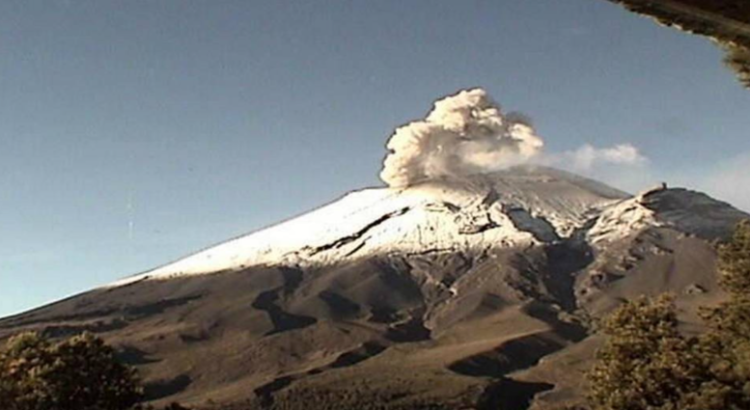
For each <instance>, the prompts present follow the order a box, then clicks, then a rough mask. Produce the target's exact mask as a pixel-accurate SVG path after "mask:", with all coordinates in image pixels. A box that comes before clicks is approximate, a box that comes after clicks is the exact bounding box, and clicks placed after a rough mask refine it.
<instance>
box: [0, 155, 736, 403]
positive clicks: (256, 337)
mask: <svg viewBox="0 0 750 410" xmlns="http://www.w3.org/2000/svg"><path fill="white" fill-rule="evenodd" d="M744 218H750V215H747V214H745V213H743V212H741V211H739V210H737V209H735V208H733V207H732V206H730V205H728V204H726V203H723V202H720V201H717V200H714V199H712V198H710V197H708V196H707V195H705V194H702V193H699V192H694V191H690V190H687V189H674V188H667V187H666V186H658V187H655V188H653V189H650V190H647V191H644V192H642V193H640V194H638V195H630V194H627V193H625V192H622V191H620V190H617V189H614V188H611V187H609V186H607V185H605V184H602V183H599V182H596V181H593V180H590V179H586V178H583V177H580V176H577V175H574V174H571V173H567V172H564V171H560V170H556V169H552V168H545V167H532V166H522V167H515V168H510V169H507V170H503V171H497V172H492V173H484V174H480V175H471V176H466V177H460V178H459V177H456V178H445V179H435V180H429V181H424V182H421V183H417V184H413V185H411V186H408V187H401V188H372V189H365V190H361V191H356V192H352V193H349V194H347V195H345V196H344V197H342V198H341V199H339V200H337V201H335V202H332V203H330V204H328V205H325V206H323V207H321V208H318V209H316V210H314V211H312V212H310V213H307V214H304V215H302V216H299V217H297V218H293V219H290V220H288V221H285V222H282V223H280V224H277V225H274V226H271V227H269V228H267V229H263V230H260V231H258V232H255V233H251V234H249V235H246V236H242V237H239V238H236V239H232V240H230V241H227V242H225V243H222V244H219V245H217V246H213V247H210V248H207V249H205V250H203V251H200V252H197V253H195V254H192V255H190V256H187V257H185V258H183V259H180V260H178V261H175V262H172V263H169V264H166V265H163V266H161V267H158V268H156V269H153V270H151V271H148V272H144V273H141V274H138V275H135V276H131V277H127V278H125V279H122V280H120V281H118V282H115V283H112V284H109V285H106V286H103V287H101V288H98V289H94V290H91V291H89V292H86V293H83V294H81V295H77V296H74V297H72V298H69V299H66V300H63V301H60V302H57V303H54V304H51V305H48V306H44V307H42V308H39V309H36V310H33V311H30V312H27V313H23V314H20V315H17V316H14V317H10V318H6V319H3V320H1V321H0V337H7V336H8V335H10V334H14V333H17V332H20V331H26V330H34V331H39V332H43V333H44V334H46V335H49V336H52V337H63V336H68V335H72V334H76V333H79V332H82V331H90V332H94V333H96V334H97V335H99V336H101V337H102V338H104V339H105V340H107V341H108V342H110V343H112V344H113V345H115V346H116V347H117V348H118V350H119V352H120V354H121V357H122V359H123V360H124V361H126V362H128V363H130V364H132V365H134V366H136V367H138V368H139V370H140V371H141V374H142V375H143V376H144V378H145V380H146V382H147V391H146V393H147V395H148V397H149V399H150V400H151V401H153V402H154V403H164V402H168V401H175V400H176V401H180V402H182V403H184V404H186V405H190V406H193V407H195V408H199V409H290V410H291V409H305V410H316V409H321V410H322V409H342V410H343V409H353V408H357V409H462V408H463V409H497V408H503V409H526V408H533V409H546V408H551V407H552V406H553V405H560V404H564V403H575V402H577V401H578V400H580V399H581V391H580V384H581V383H580V381H581V377H582V372H583V371H584V369H586V367H587V366H588V363H589V362H590V360H591V358H592V355H593V352H594V351H595V349H596V347H597V346H598V345H599V343H600V340H599V338H598V337H597V336H596V334H595V333H594V332H593V331H592V326H591V323H592V321H593V320H595V319H596V318H598V317H601V315H603V314H605V313H607V312H609V311H611V310H612V309H613V308H614V307H616V306H617V305H618V304H620V303H622V301H623V300H627V299H629V298H633V297H636V296H638V295H641V294H648V295H656V294H660V293H663V292H672V293H674V294H675V295H677V303H678V306H679V308H680V312H681V319H682V321H683V324H684V327H685V329H686V331H698V330H700V327H699V324H698V320H697V315H696V309H697V306H699V305H705V304H710V303H713V302H715V301H717V300H720V298H721V297H722V295H721V294H720V293H719V291H718V290H717V287H716V283H715V260H716V253H715V251H714V246H713V241H715V240H716V239H720V238H724V237H726V236H727V235H729V234H730V233H731V231H732V229H733V227H734V225H735V224H736V223H737V222H738V221H740V220H742V219H744Z"/></svg>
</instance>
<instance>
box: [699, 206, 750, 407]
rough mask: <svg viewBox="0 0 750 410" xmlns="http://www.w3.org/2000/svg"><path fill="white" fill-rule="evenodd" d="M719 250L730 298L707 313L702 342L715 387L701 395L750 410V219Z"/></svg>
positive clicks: (724, 286) (721, 279)
mask: <svg viewBox="0 0 750 410" xmlns="http://www.w3.org/2000/svg"><path fill="white" fill-rule="evenodd" d="M718 251H719V266H718V268H719V284H720V286H721V288H722V289H723V290H724V291H725V292H726V293H727V296H728V298H727V300H726V301H724V302H722V303H720V304H719V305H718V306H717V307H714V308H710V309H706V314H705V315H704V316H705V319H706V322H707V324H708V326H709V331H708V332H706V334H705V335H703V336H702V338H701V343H702V347H703V352H704V354H705V355H706V357H707V358H710V362H709V363H708V364H707V365H708V366H709V367H710V371H711V375H712V377H713V379H712V382H713V385H714V388H713V389H710V390H705V391H701V392H699V394H698V396H699V398H700V400H702V401H710V402H722V403H723V405H724V408H726V409H750V221H744V222H742V223H740V224H739V225H738V227H737V229H736V231H735V233H734V235H733V236H732V238H731V240H730V241H728V242H727V243H725V244H722V245H720V246H719V248H718Z"/></svg>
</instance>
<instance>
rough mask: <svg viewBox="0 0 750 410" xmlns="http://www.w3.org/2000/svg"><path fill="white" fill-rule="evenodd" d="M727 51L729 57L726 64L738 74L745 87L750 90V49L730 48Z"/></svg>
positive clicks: (725, 60) (725, 59)
mask: <svg viewBox="0 0 750 410" xmlns="http://www.w3.org/2000/svg"><path fill="white" fill-rule="evenodd" d="M726 49H727V55H726V57H725V58H724V63H726V65H727V66H729V68H731V69H733V70H734V71H735V72H736V73H737V77H738V78H739V80H740V82H741V83H742V84H744V85H745V87H748V88H750V48H748V47H741V46H728V47H726Z"/></svg>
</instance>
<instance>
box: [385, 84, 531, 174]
mask: <svg viewBox="0 0 750 410" xmlns="http://www.w3.org/2000/svg"><path fill="white" fill-rule="evenodd" d="M543 146H544V141H543V140H542V139H541V138H540V137H539V136H537V135H536V132H535V130H534V127H533V126H532V125H531V122H530V121H529V120H528V119H527V118H526V117H525V116H523V115H520V114H513V113H510V114H507V115H504V114H503V113H502V111H501V109H500V106H499V105H498V104H497V103H496V102H494V101H493V100H492V98H490V96H489V95H488V94H487V92H486V91H485V90H483V89H481V88H474V89H469V90H463V91H460V92H458V93H457V94H454V95H450V96H448V97H445V98H443V99H441V100H438V101H436V102H435V104H434V106H433V108H432V111H430V113H429V114H428V115H427V117H426V118H424V119H422V120H418V121H414V122H411V123H409V124H406V125H404V126H401V127H399V128H398V129H396V131H395V132H394V133H393V135H392V136H391V137H390V139H389V141H388V144H387V148H388V150H389V154H388V155H387V156H386V158H385V161H384V164H383V170H382V171H381V173H380V178H381V179H382V180H383V181H384V182H385V183H387V184H388V185H389V186H391V187H405V186H409V185H412V184H415V183H417V182H420V181H424V180H430V179H441V178H448V177H460V176H463V175H470V174H476V173H481V172H488V171H493V170H498V169H502V168H506V167H510V166H514V165H519V164H523V163H526V162H528V161H529V160H531V159H532V158H534V157H535V156H537V155H538V154H539V153H541V150H542V148H543Z"/></svg>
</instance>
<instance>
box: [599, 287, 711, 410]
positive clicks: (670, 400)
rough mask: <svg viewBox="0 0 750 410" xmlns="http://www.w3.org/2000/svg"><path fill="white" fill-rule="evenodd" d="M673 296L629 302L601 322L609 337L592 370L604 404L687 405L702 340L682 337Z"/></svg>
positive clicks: (622, 409)
mask: <svg viewBox="0 0 750 410" xmlns="http://www.w3.org/2000/svg"><path fill="white" fill-rule="evenodd" d="M677 325H678V321H677V315H676V313H675V307H674V303H673V300H672V297H671V296H666V295H665V296H661V297H659V298H657V299H655V300H651V299H648V298H645V297H643V298H640V299H637V300H635V301H632V302H628V303H625V304H624V305H623V306H621V307H620V308H619V309H617V310H616V311H615V312H614V313H613V314H612V315H610V316H609V317H608V318H606V320H604V321H603V322H602V331H603V333H604V334H605V335H606V336H607V337H608V339H607V342H606V343H605V345H604V347H603V348H602V349H600V350H599V351H598V352H597V362H596V364H595V365H594V367H593V368H592V369H591V371H590V372H589V374H588V382H589V386H590V388H589V400H590V402H591V403H592V405H593V406H594V407H595V408H596V409H600V410H646V409H654V410H655V409H664V410H667V409H675V410H676V409H681V410H684V409H687V408H689V407H688V405H687V404H688V403H687V402H686V401H687V400H686V399H687V398H688V396H689V395H690V394H691V393H692V392H694V391H695V390H697V389H698V388H700V386H701V384H702V381H703V380H704V379H705V366H703V362H702V359H701V357H700V356H699V354H698V353H697V350H698V349H697V341H696V340H695V339H693V338H685V337H683V336H682V335H681V334H680V332H679V330H678V328H677Z"/></svg>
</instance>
